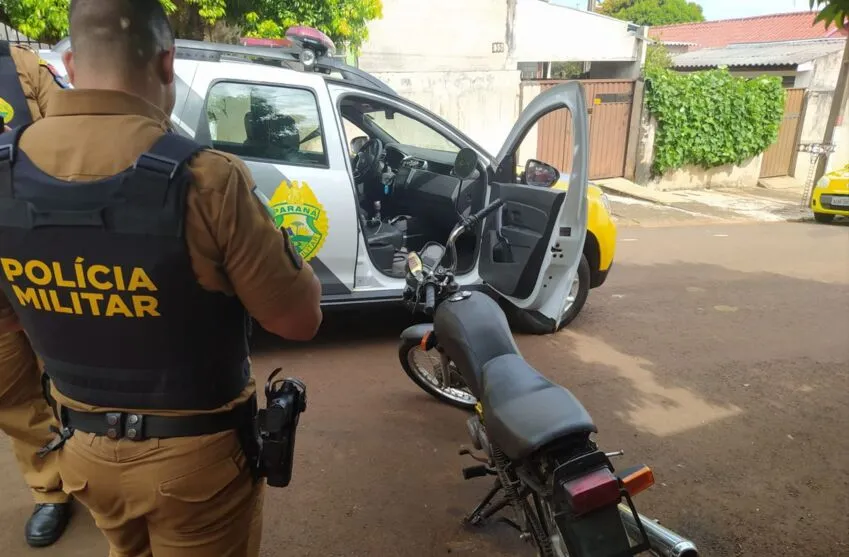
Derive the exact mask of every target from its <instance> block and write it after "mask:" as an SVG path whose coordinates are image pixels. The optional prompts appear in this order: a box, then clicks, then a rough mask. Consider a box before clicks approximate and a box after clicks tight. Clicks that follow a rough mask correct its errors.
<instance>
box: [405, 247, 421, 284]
mask: <svg viewBox="0 0 849 557" xmlns="http://www.w3.org/2000/svg"><path fill="white" fill-rule="evenodd" d="M407 268H408V269H409V270H410V272H411V273H413V276H415V277H416V278H417V279H420V278H422V258H421V257H419V254H417V253H416V252H414V251H411V252H410V253H408V254H407Z"/></svg>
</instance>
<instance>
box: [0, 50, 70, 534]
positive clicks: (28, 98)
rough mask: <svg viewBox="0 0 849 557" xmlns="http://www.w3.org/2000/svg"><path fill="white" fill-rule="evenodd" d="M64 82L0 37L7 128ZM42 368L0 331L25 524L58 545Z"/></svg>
mask: <svg viewBox="0 0 849 557" xmlns="http://www.w3.org/2000/svg"><path fill="white" fill-rule="evenodd" d="M64 86H65V83H64V81H63V80H62V79H61V78H60V77H59V76H58V75H57V74H55V73H54V70H53V68H51V67H50V66H49V65H48V64H47V63H46V62H44V61H43V60H41V59H40V58H39V56H38V55H37V54H36V53H34V52H33V51H31V50H29V49H27V48H24V47H22V46H18V45H10V44H9V43H8V42H7V41H0V119H2V121H3V126H0V128H2V127H4V126H5V128H6V129H10V128H13V127H18V126H23V125H26V124H29V123H31V122H33V121H35V120H40V119H41V118H42V116H43V115H44V113H45V111H46V109H47V102H48V99H50V98H51V95H52V94H53V93H54V92H55V91H57V90H59V89H61V88H64ZM40 376H41V372H40V370H39V368H38V364H37V362H36V357H35V354H33V351H32V347H31V346H30V343H29V340H28V339H27V337H26V335H25V334H24V333H23V332H20V331H11V332H6V333H4V334H2V335H0V429H2V430H3V432H4V433H6V435H8V436H9V437H10V438H11V441H12V447H13V449H14V453H15V457H16V458H17V461H18V465H19V467H20V469H21V472H22V473H23V476H24V480H25V481H26V483H27V485H28V486H29V487H30V490H31V491H32V494H33V498H34V499H35V502H36V505H35V511H34V512H33V514H32V516H31V517H30V519H29V520H28V521H27V524H26V530H25V535H26V541H27V543H28V544H29V545H31V546H33V547H43V546H48V545H51V544H52V543H54V542H55V541H56V540H58V539H59V537H60V536H61V535H62V532H64V530H65V526H66V525H67V523H68V520H69V518H70V510H71V506H70V504H69V502H68V496H67V495H66V494H65V493H64V492H63V491H62V484H61V481H60V479H59V468H58V465H57V461H56V455H48V456H46V457H45V458H44V459H41V458H38V457H37V456H36V453H37V451H38V449H40V448H41V447H42V446H44V445H45V443H47V442H49V441H50V439H51V437H52V434H51V432H50V426H51V425H52V426H54V427H55V425H56V422H55V420H54V418H53V412H52V411H51V410H50V408H49V406H48V405H47V401H46V400H45V399H44V396H43V393H42V389H41V381H40Z"/></svg>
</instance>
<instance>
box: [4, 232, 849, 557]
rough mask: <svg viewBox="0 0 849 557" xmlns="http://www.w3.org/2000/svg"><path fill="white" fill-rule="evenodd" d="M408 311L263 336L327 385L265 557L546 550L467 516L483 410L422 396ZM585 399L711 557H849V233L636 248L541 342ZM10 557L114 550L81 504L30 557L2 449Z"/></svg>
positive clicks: (657, 498) (68, 556) (271, 356)
mask: <svg viewBox="0 0 849 557" xmlns="http://www.w3.org/2000/svg"><path fill="white" fill-rule="evenodd" d="M409 321H410V319H409V317H408V316H407V315H405V314H404V313H403V312H402V311H393V310H390V311H380V312H359V313H357V314H350V313H348V314H335V315H327V316H326V323H325V326H324V327H323V331H322V333H321V335H320V339H319V340H318V341H316V342H313V343H310V344H303V345H297V344H289V345H282V344H280V343H277V342H275V341H273V340H271V339H267V338H266V339H261V340H260V342H259V343H258V346H257V351H256V357H255V370H256V372H257V374H258V375H259V376H261V378H262V379H264V376H266V375H267V374H268V372H269V371H270V370H272V369H273V368H274V367H276V366H283V367H284V368H285V369H286V370H287V371H288V372H289V374H292V375H298V376H300V377H302V378H304V379H305V380H306V381H307V384H308V388H309V404H310V406H309V409H308V410H307V413H306V414H305V415H304V417H303V420H302V428H301V430H300V431H299V435H298V455H297V460H296V468H295V476H294V481H293V484H292V485H291V486H290V487H289V488H287V489H282V490H269V491H268V493H267V499H266V507H265V527H264V540H263V555H265V556H269V557H270V556H275V557H276V556H316V557H318V556H322V557H326V556H346V557H354V556H380V557H392V556H396V555H397V556H404V557H429V556H444V555H449V554H451V555H454V554H457V555H462V556H465V555H470V556H471V555H480V556H484V555H486V556H492V557H501V556H508V555H515V556H528V557H530V556H532V555H534V552H533V551H532V550H531V549H530V548H528V547H527V546H525V545H524V544H523V543H522V542H519V541H518V540H517V539H516V536H515V535H514V533H513V532H512V531H511V530H509V529H508V528H506V527H504V526H501V525H493V526H490V527H487V528H485V529H483V530H475V531H470V530H466V529H465V528H463V527H462V526H461V518H462V516H463V514H464V513H465V512H467V511H468V510H469V509H471V508H472V507H473V506H474V505H475V504H476V503H477V501H478V499H479V498H480V497H481V496H483V495H484V494H485V493H486V491H487V487H488V480H473V481H464V480H463V479H462V476H461V475H460V469H461V468H462V467H463V466H467V465H469V464H471V462H470V461H469V460H468V459H467V457H460V456H458V455H457V450H458V449H459V447H460V445H461V444H463V443H466V442H467V439H466V433H465V427H464V419H465V415H464V414H463V413H462V412H460V411H457V410H453V409H451V408H446V407H444V406H441V405H439V404H438V403H436V402H435V401H433V400H432V399H431V398H430V397H428V396H427V395H426V394H424V393H422V392H420V391H419V390H418V389H417V388H416V387H415V386H414V385H413V384H412V383H411V382H410V381H409V380H408V379H407V378H406V377H405V376H404V374H403V372H402V371H401V369H400V367H399V365H398V363H397V359H396V358H397V356H396V345H397V344H396V343H397V338H398V333H399V332H400V330H401V329H402V328H403V327H404V326H405V325H406V324H407V323H409ZM519 345H520V348H521V349H522V351H523V353H524V355H525V356H526V357H527V358H528V360H529V361H530V362H531V363H532V364H533V365H535V366H537V367H538V369H540V370H541V371H543V372H544V373H545V374H546V375H548V376H549V377H550V378H552V379H554V380H556V381H558V382H559V383H561V384H563V385H565V386H567V387H569V388H570V389H571V390H572V391H573V392H574V393H575V394H576V395H577V396H578V397H579V398H580V399H581V401H582V402H583V403H584V405H585V406H586V407H587V408H588V410H589V411H590V413H591V414H592V415H593V417H594V419H595V420H596V422H597V424H598V426H599V430H600V434H599V436H598V439H599V441H600V443H601V444H602V446H603V447H604V448H606V449H608V450H611V451H612V450H618V449H623V450H625V453H626V454H625V456H624V457H621V458H620V459H618V460H617V464H618V465H619V466H623V467H624V466H626V465H628V464H634V463H646V464H649V465H650V466H652V467H653V469H654V471H655V475H656V478H657V485H656V486H655V487H654V488H653V489H651V490H650V491H649V492H647V493H645V494H641V495H640V496H639V497H638V498H637V499H636V503H637V506H638V508H639V509H640V511H641V512H642V513H644V514H646V515H648V516H651V517H654V518H658V519H660V520H661V522H662V523H664V524H665V525H667V526H668V527H670V528H672V529H674V530H676V531H678V532H679V533H680V534H682V535H685V536H687V537H689V538H691V539H692V540H694V541H695V542H696V543H697V545H698V546H699V548H700V550H701V554H702V555H706V556H711V557H723V556H742V555H746V556H755V557H761V556H773V555H774V556H800V557H801V556H805V557H819V556H822V557H825V556H837V555H849V515H847V512H846V510H847V508H849V436H847V434H846V425H847V423H849V405H847V403H846V397H847V390H849V226H823V225H816V224H812V223H775V224H773V223H770V224H727V223H721V224H700V225H698V226H684V227H668V226H667V227H663V228H631V227H623V228H621V229H620V233H619V244H618V253H617V259H616V264H615V267H614V269H613V271H612V272H611V275H610V278H609V280H608V282H607V283H606V284H605V285H604V286H602V287H601V288H599V289H597V290H594V291H593V292H592V293H591V294H590V298H589V302H588V304H587V306H586V308H585V309H584V311H583V313H582V314H581V316H580V317H579V318H578V319H577V320H576V321H575V322H574V323H573V325H572V326H571V327H570V328H569V329H568V330H567V331H564V332H561V333H559V334H556V335H551V336H547V337H521V338H519ZM0 493H2V494H3V498H2V500H0V524H3V525H4V528H3V529H2V530H0V555H3V556H9V557H16V556H19V555H20V556H24V555H36V554H40V555H44V556H50V557H53V556H63V557H83V556H85V557H89V556H93V555H106V551H107V550H106V545H105V543H104V541H103V540H102V538H101V537H100V535H99V533H98V532H97V530H96V529H95V528H94V526H93V524H92V521H91V519H90V518H89V517H88V516H87V515H86V514H85V511H83V510H80V512H78V514H77V515H76V516H75V517H74V520H73V523H72V525H71V527H70V529H69V530H68V532H67V534H66V535H65V537H63V539H62V540H60V542H59V543H58V544H56V545H55V546H54V547H52V548H48V549H45V550H39V551H35V550H29V549H28V548H27V547H26V546H25V545H24V542H23V527H24V523H25V521H26V519H27V517H28V515H29V512H30V509H31V503H30V501H29V499H28V493H27V491H26V489H25V488H24V486H23V484H22V481H21V478H20V475H19V474H18V473H17V471H16V469H15V467H14V462H13V459H12V455H11V453H10V451H9V450H8V444H7V442H6V441H5V440H2V441H0Z"/></svg>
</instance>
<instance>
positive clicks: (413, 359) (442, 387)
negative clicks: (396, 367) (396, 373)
mask: <svg viewBox="0 0 849 557" xmlns="http://www.w3.org/2000/svg"><path fill="white" fill-rule="evenodd" d="M398 360H399V361H400V362H401V367H402V368H404V373H406V374H407V377H409V378H410V380H412V382H413V383H415V384H416V385H418V386H419V388H420V389H421V390H423V391H424V392H426V393H427V394H429V395H431V396H432V397H434V398H435V399H437V400H438V401H440V402H444V403H445V404H449V405H451V406H453V407H455V408H460V409H461V410H474V408H475V404H477V402H478V400H477V398H475V396H474V395H472V394H471V393H470V392H469V389H468V387H466V384H465V382H464V381H463V378H462V377H461V376H460V373H459V371H458V370H457V368H456V367H455V366H454V363H453V362H451V363H450V364H449V369H448V370H447V373H445V372H444V370H443V369H442V361H441V358H440V357H439V352H438V351H437V350H436V349H435V348H433V349H431V350H422V349H421V347H420V346H419V343H418V342H417V341H415V340H412V339H407V340H402V341H401V345H400V346H399V347H398Z"/></svg>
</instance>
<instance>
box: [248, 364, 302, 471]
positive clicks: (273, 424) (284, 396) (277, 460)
mask: <svg viewBox="0 0 849 557" xmlns="http://www.w3.org/2000/svg"><path fill="white" fill-rule="evenodd" d="M279 372H280V369H279V368H278V369H276V370H275V371H274V372H273V373H272V374H271V377H270V378H269V379H268V383H267V384H266V386H265V396H266V407H265V408H263V409H262V410H260V411H259V413H258V414H257V419H256V426H257V427H256V429H257V434H258V437H259V443H260V472H261V474H262V476H264V477H265V478H266V479H267V483H268V485H270V486H273V487H286V486H287V485H289V482H290V481H291V480H292V467H293V464H294V458H295V434H296V432H297V429H298V422H299V420H300V415H301V412H304V411H305V410H306V407H307V399H306V386H305V385H304V384H303V383H302V382H301V381H300V380H298V379H293V378H287V379H283V380H279V381H275V380H274V378H275V376H276V375H277V374H278V373H279Z"/></svg>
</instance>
